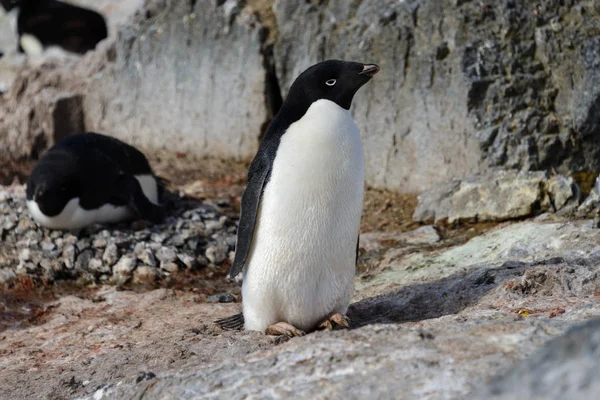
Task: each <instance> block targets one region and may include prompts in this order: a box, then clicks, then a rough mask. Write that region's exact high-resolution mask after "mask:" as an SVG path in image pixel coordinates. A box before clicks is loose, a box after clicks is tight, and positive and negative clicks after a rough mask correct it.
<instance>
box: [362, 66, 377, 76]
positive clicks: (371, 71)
mask: <svg viewBox="0 0 600 400" xmlns="http://www.w3.org/2000/svg"><path fill="white" fill-rule="evenodd" d="M378 72H379V66H377V65H375V64H365V65H364V66H363V69H362V71H360V72H359V73H358V74H359V75H366V76H368V77H369V78H372V77H373V76H375V74H376V73H378Z"/></svg>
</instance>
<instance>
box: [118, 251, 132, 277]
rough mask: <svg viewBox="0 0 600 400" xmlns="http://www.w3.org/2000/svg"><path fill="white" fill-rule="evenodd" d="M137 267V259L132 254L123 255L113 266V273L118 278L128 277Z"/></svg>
mask: <svg viewBox="0 0 600 400" xmlns="http://www.w3.org/2000/svg"><path fill="white" fill-rule="evenodd" d="M134 269H135V260H134V259H133V258H132V257H130V256H123V257H121V259H120V260H119V261H118V262H117V263H116V264H115V266H114V267H113V275H115V276H116V277H118V278H128V277H130V276H131V273H132V272H133V270H134Z"/></svg>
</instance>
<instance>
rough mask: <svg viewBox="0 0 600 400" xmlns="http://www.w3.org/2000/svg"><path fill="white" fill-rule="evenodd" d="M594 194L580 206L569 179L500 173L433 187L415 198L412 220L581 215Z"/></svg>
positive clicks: (536, 173) (502, 218) (511, 172)
mask: <svg viewBox="0 0 600 400" xmlns="http://www.w3.org/2000/svg"><path fill="white" fill-rule="evenodd" d="M594 193H595V192H592V194H591V196H590V200H586V202H587V203H586V206H584V207H580V203H581V200H582V198H581V197H582V195H581V190H580V189H579V187H578V186H577V184H576V183H575V182H574V180H573V178H571V177H569V178H567V177H564V176H562V175H554V176H549V175H548V174H547V173H545V172H525V171H522V172H518V171H516V170H508V171H503V170H501V171H494V172H489V173H487V174H482V175H471V176H467V177H464V178H460V179H453V180H450V181H448V182H444V183H441V184H438V185H435V186H434V187H433V188H431V189H429V190H427V191H425V192H424V193H421V194H420V195H419V197H418V202H419V203H418V205H417V208H416V210H415V213H414V214H413V218H414V219H415V220H417V221H431V220H433V221H436V222H437V221H441V220H445V221H447V222H449V223H454V222H459V221H503V220H509V219H517V218H523V217H529V216H532V215H536V214H539V213H542V212H546V211H550V212H557V213H558V214H568V213H571V214H573V213H575V212H577V211H578V212H579V214H580V215H584V210H587V209H589V210H590V212H591V210H592V209H593V207H594V205H593V199H594V196H595V194H594ZM588 204H589V205H588ZM588 215H589V214H588Z"/></svg>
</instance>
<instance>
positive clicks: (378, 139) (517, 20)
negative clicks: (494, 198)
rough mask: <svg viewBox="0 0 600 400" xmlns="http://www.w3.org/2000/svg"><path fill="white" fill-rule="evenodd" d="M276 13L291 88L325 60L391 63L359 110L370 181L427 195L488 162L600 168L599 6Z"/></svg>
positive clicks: (285, 5) (337, 8)
mask: <svg viewBox="0 0 600 400" xmlns="http://www.w3.org/2000/svg"><path fill="white" fill-rule="evenodd" d="M276 11H277V13H276V15H277V17H278V23H279V31H280V36H279V43H278V45H277V46H276V47H275V54H276V60H277V72H278V77H279V79H280V85H281V87H282V88H283V89H284V91H285V89H286V88H288V87H289V85H290V84H291V82H292V80H293V79H294V77H295V76H296V75H297V74H298V73H299V72H301V71H302V69H304V68H306V67H307V66H308V65H310V64H312V63H313V62H316V61H318V60H321V59H324V58H330V57H341V58H351V59H357V60H365V61H368V62H377V63H378V64H380V65H381V67H382V71H381V73H380V74H379V75H378V76H377V77H376V78H375V79H374V80H373V82H372V83H370V84H369V86H368V87H365V88H364V89H363V91H361V93H359V94H358V96H357V98H356V104H355V107H354V115H355V118H356V120H357V122H358V124H359V126H360V128H361V131H362V133H363V135H364V139H365V151H366V160H367V164H368V167H367V180H368V182H369V183H370V184H371V185H374V186H380V187H387V188H394V189H397V190H401V191H421V190H423V189H426V188H427V187H428V186H429V185H431V183H433V182H435V181H442V180H444V179H447V178H450V177H456V176H460V175H463V174H466V173H471V172H477V171H480V170H483V169H485V167H488V166H502V167H509V168H517V169H524V170H536V169H544V168H548V167H556V168H559V169H560V170H562V171H569V170H579V169H584V170H593V171H598V170H599V169H600V165H599V164H598V163H599V162H598V160H599V159H600V158H599V157H598V155H597V154H596V152H597V151H598V150H597V149H598V148H599V146H598V145H597V140H598V139H597V138H598V126H597V125H598V122H597V119H598V112H597V107H598V106H597V103H598V102H599V101H600V100H598V99H599V94H600V83H599V82H600V80H599V78H598V76H600V75H599V74H600V72H599V71H600V68H598V51H599V50H600V47H599V43H600V41H599V40H598V39H597V37H596V36H597V33H598V32H597V26H595V24H594V23H593V22H592V21H594V20H595V18H596V17H597V16H598V13H599V11H600V10H599V9H598V6H597V5H594V4H593V3H592V2H587V1H567V2H564V1H560V2H559V1H549V2H545V3H544V4H543V5H538V4H534V3H528V2H523V1H513V0H504V1H500V2H495V3H493V4H492V3H490V4H483V3H481V2H478V1H459V2H456V1H450V0H447V1H441V2H439V1H402V2H397V1H385V0H368V1H361V2H343V3H339V2H325V3H324V4H323V5H316V4H313V3H312V2H296V1H293V0H289V1H287V0H282V1H279V2H277V5H276ZM599 126H600V125H599ZM584 143H585V145H584ZM593 153H594V154H593Z"/></svg>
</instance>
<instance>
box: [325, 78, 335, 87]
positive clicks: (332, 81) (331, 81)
mask: <svg viewBox="0 0 600 400" xmlns="http://www.w3.org/2000/svg"><path fill="white" fill-rule="evenodd" d="M336 82H337V81H336V80H335V79H330V80H328V81H326V82H325V84H326V85H327V86H333V85H335V83H336Z"/></svg>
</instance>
